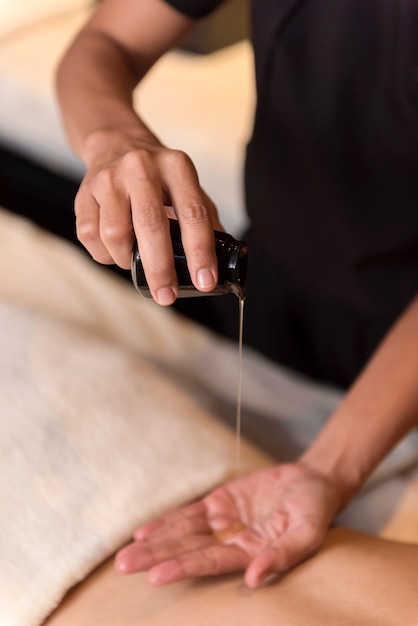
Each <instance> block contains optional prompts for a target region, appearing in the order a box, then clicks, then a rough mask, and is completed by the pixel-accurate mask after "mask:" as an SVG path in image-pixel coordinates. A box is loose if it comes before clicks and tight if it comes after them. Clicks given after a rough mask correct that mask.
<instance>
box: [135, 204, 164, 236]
mask: <svg viewBox="0 0 418 626" xmlns="http://www.w3.org/2000/svg"><path fill="white" fill-rule="evenodd" d="M166 221H167V218H166V216H165V215H163V214H162V213H161V211H158V210H157V209H156V208H155V207H154V206H152V205H143V206H142V207H141V210H140V211H138V214H137V215H136V223H137V224H138V228H139V229H142V230H146V231H148V232H149V231H151V232H155V231H158V230H160V229H162V228H163V227H164V225H165V222H166Z"/></svg>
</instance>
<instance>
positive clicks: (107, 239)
mask: <svg viewBox="0 0 418 626" xmlns="http://www.w3.org/2000/svg"><path fill="white" fill-rule="evenodd" d="M100 235H101V239H102V241H103V242H104V243H105V244H107V245H109V246H114V245H119V244H121V243H123V242H124V241H125V239H126V236H127V230H126V228H124V227H123V226H122V224H119V223H117V222H115V223H113V222H111V223H108V224H105V225H103V226H102V227H101V230H100Z"/></svg>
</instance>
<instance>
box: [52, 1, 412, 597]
mask: <svg viewBox="0 0 418 626" xmlns="http://www.w3.org/2000/svg"><path fill="white" fill-rule="evenodd" d="M192 27H193V21H192V20H190V19H188V18H186V17H184V16H183V15H181V14H180V13H178V12H176V11H175V10H174V9H172V8H170V7H169V6H168V5H166V4H165V3H164V2H163V0H141V2H138V0H103V2H101V3H100V5H99V6H98V8H97V11H96V12H95V13H94V15H93V17H92V19H91V20H90V21H89V22H88V24H87V25H86V26H85V28H84V29H83V30H82V31H81V33H80V34H79V36H78V37H77V39H76V41H75V42H74V44H73V45H72V46H71V48H70V49H69V51H68V52H67V54H66V55H65V57H64V59H63V60H62V62H61V64H60V67H59V71H58V76H57V88H58V94H59V100H60V104H61V110H62V114H63V119H64V122H65V125H66V128H67V132H68V136H69V139H70V141H71V143H72V145H73V147H74V149H75V150H76V152H77V153H78V154H79V155H80V156H81V158H82V159H83V161H84V163H85V164H86V167H87V172H86V176H85V178H84V181H83V183H82V185H81V187H80V191H79V194H78V196H77V200H76V207H75V210H76V221H77V232H78V236H79V238H80V240H81V241H82V242H83V243H84V245H85V246H86V248H87V249H88V250H89V251H90V253H91V255H92V256H93V257H94V258H95V259H96V260H97V261H99V262H101V263H114V262H115V263H117V264H119V265H120V266H121V267H126V268H128V267H129V265H130V257H131V250H132V242H133V230H134V232H135V235H136V237H137V239H138V243H139V247H140V250H141V256H142V260H143V265H144V269H145V272H146V276H147V279H148V283H149V285H150V288H151V292H152V294H153V297H154V298H155V300H156V301H157V302H159V303H160V304H163V305H168V304H171V303H172V302H173V301H174V300H175V298H176V295H177V292H178V285H177V279H176V276H175V272H174V265H173V258H172V250H171V242H170V238H169V233H168V221H167V217H168V216H169V215H173V216H176V217H177V219H178V220H179V222H180V227H181V231H182V239H183V244H184V248H185V251H186V255H187V259H188V265H189V269H190V274H191V276H192V279H193V282H194V284H195V285H196V287H197V288H198V289H200V290H201V291H203V292H206V291H210V290H211V289H213V287H214V286H215V284H216V280H217V268H216V257H215V252H214V246H213V236H212V230H213V228H217V229H221V225H220V223H219V219H218V216H217V212H216V208H215V207H214V205H213V203H212V202H211V201H210V199H209V198H208V197H207V196H206V194H205V193H204V191H203V190H202V189H201V187H200V185H199V181H198V176H197V174H196V170H195V168H194V166H193V164H192V162H191V161H190V159H189V158H188V157H187V156H186V155H185V154H184V153H182V152H180V151H177V150H172V149H169V148H167V147H165V146H164V145H163V144H162V143H161V141H160V140H159V139H158V138H157V137H156V136H155V135H154V134H153V133H152V132H151V131H150V130H149V129H148V128H147V126H146V124H145V123H144V122H143V121H142V120H141V119H140V118H139V116H138V114H137V113H136V112H135V111H134V110H133V108H132V90H133V89H134V87H135V86H136V84H137V83H138V82H139V81H140V80H141V78H142V77H143V76H144V75H145V74H146V72H147V71H148V70H149V68H150V67H151V66H152V65H153V64H154V63H155V62H156V61H157V60H158V58H159V57H160V56H161V55H162V54H164V52H165V51H167V50H168V49H170V48H171V47H172V46H173V45H175V44H176V42H178V40H179V39H180V38H181V37H182V36H183V35H184V34H185V33H187V32H188V31H189V30H190V29H191V28H192ZM417 381H418V299H416V300H415V301H414V302H412V304H411V305H410V307H409V308H408V309H407V310H406V312H405V313H404V315H403V316H402V317H401V318H400V319H399V321H398V323H397V324H396V325H395V327H394V329H393V330H392V331H391V332H390V333H389V334H388V335H387V337H386V338H385V339H384V341H383V342H382V344H381V346H380V347H379V349H378V350H377V351H376V353H375V354H374V356H373V358H372V359H371V361H370V363H369V364H368V366H367V367H366V368H365V370H364V371H363V372H362V373H361V375H360V376H359V378H358V380H357V381H356V382H355V383H354V384H353V386H352V388H351V389H350V390H349V392H348V393H347V395H346V397H345V399H344V401H343V402H342V403H341V405H340V406H339V407H338V409H337V410H336V411H335V413H334V414H333V415H331V416H330V418H329V420H328V422H327V423H326V425H325V427H324V428H323V430H322V431H321V433H320V434H319V436H318V437H317V439H316V440H315V441H314V442H313V444H312V445H311V446H310V448H309V449H308V450H306V452H305V453H304V454H303V456H302V458H301V459H299V460H298V462H296V463H294V464H290V465H285V466H277V467H272V468H270V469H268V470H265V471H264V472H263V473H258V474H254V475H250V476H247V477H244V478H242V479H240V480H238V481H234V482H232V483H228V484H227V485H225V486H223V487H221V488H220V489H218V490H216V491H215V492H214V493H213V494H210V495H209V496H207V497H206V498H204V499H203V500H202V502H200V503H197V504H194V505H192V507H186V508H185V509H182V510H180V511H178V512H173V513H171V514H169V515H167V516H166V517H164V518H162V519H161V520H157V521H156V522H152V523H151V524H150V525H147V526H145V527H143V528H141V529H139V530H138V531H137V533H136V535H135V538H134V541H133V543H132V544H131V545H130V546H128V547H127V548H125V549H124V550H123V551H122V552H121V553H119V555H118V556H117V559H116V567H117V569H118V571H120V572H125V573H132V572H136V571H143V570H149V580H150V582H151V583H153V584H158V585H161V584H165V583H168V582H172V581H174V580H178V579H180V578H185V577H189V576H203V575H207V574H221V573H226V572H231V571H240V570H245V572H246V573H245V580H246V582H247V584H248V585H249V586H257V585H259V584H260V583H261V582H262V581H263V580H264V579H265V577H266V576H267V575H269V574H271V573H279V574H280V573H282V572H284V571H286V570H287V569H289V568H291V567H293V566H295V565H296V564H297V563H299V562H301V561H302V560H304V559H306V558H307V557H308V556H310V555H311V554H312V553H313V552H315V551H316V550H317V549H318V548H319V547H320V545H321V544H322V542H323V541H324V539H325V536H326V531H327V529H328V527H329V525H330V523H331V521H332V519H333V518H334V516H335V514H336V513H337V512H338V511H340V510H341V509H342V508H343V507H344V506H346V504H347V503H348V502H349V501H350V499H351V498H352V497H353V495H354V494H355V493H356V492H357V491H358V490H359V489H360V488H361V486H362V485H363V483H364V481H365V480H366V479H367V477H368V476H369V475H370V473H371V472H372V471H373V469H374V468H375V467H376V466H377V464H378V463H379V462H380V461H381V460H382V459H383V458H384V456H385V455H386V454H387V453H388V452H389V451H390V450H391V448H392V447H393V446H394V445H395V444H396V443H397V442H398V441H399V440H400V439H401V438H402V437H403V436H404V435H405V434H406V433H407V432H408V431H409V430H410V429H411V428H412V427H413V426H415V425H416V424H417V423H418V384H417ZM231 527H232V530H233V532H232V534H230V531H231ZM224 531H227V532H228V534H230V536H229V538H228V537H227V538H226V539H224V540H222V541H220V540H219V538H220V537H221V535H222V533H223V532H224Z"/></svg>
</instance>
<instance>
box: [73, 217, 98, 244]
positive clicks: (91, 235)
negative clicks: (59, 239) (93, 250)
mask: <svg viewBox="0 0 418 626" xmlns="http://www.w3.org/2000/svg"><path fill="white" fill-rule="evenodd" d="M76 230H77V238H78V239H79V241H80V242H81V243H82V244H83V245H85V246H86V247H88V246H89V244H92V243H94V242H95V241H97V239H98V237H99V233H98V230H97V227H96V224H95V223H94V222H92V221H90V220H83V219H79V220H77V221H76Z"/></svg>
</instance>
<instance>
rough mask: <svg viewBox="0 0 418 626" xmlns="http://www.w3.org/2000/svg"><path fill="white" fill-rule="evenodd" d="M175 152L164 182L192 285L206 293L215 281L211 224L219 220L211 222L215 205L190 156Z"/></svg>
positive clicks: (216, 275)
mask: <svg viewBox="0 0 418 626" xmlns="http://www.w3.org/2000/svg"><path fill="white" fill-rule="evenodd" d="M174 156H175V160H173V166H172V167H171V168H167V169H166V172H167V174H166V183H167V186H168V188H169V191H170V198H171V202H172V205H173V207H174V210H175V212H176V215H177V218H178V221H179V224H180V229H181V239H182V243H183V248H184V251H185V254H186V258H187V267H188V270H189V273H190V277H191V279H192V282H193V284H194V286H195V287H196V288H197V289H198V290H200V291H202V292H205V293H206V292H209V291H212V290H213V289H214V288H215V287H216V284H217V282H218V262H217V257H216V252H215V237H214V233H213V231H214V227H215V226H216V227H217V226H218V223H216V224H214V223H213V218H214V215H213V213H214V211H215V209H214V207H213V206H212V203H211V202H210V201H209V199H208V197H207V196H206V194H204V193H203V191H202V189H201V188H200V185H199V180H198V176H197V173H196V170H195V168H194V165H193V163H192V162H191V160H190V159H189V157H188V156H187V155H186V154H184V153H182V152H180V151H175V155H174ZM170 157H171V158H172V157H173V154H171V155H170ZM215 213H216V212H215ZM216 221H217V220H216Z"/></svg>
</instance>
